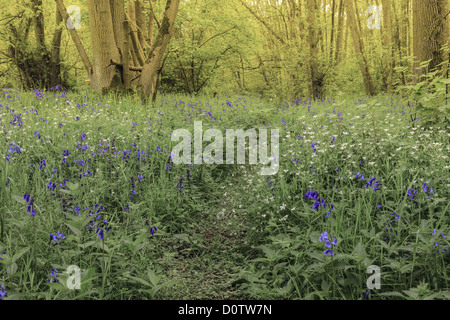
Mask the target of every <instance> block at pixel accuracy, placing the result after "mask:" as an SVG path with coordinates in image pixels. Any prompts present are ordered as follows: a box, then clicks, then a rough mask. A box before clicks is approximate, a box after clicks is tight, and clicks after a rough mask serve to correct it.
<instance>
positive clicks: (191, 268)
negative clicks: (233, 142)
mask: <svg viewBox="0 0 450 320" xmlns="http://www.w3.org/2000/svg"><path fill="white" fill-rule="evenodd" d="M424 103H425V102H424ZM409 108H410V105H408V102H407V101H405V100H403V99H402V98H400V97H395V96H394V97H387V96H386V97H363V98H360V99H346V100H343V99H340V100H334V99H331V98H330V99H322V100H317V101H310V100H308V99H307V100H302V99H299V100H297V101H293V102H284V103H271V102H267V101H264V100H259V99H252V98H250V97H240V98H232V97H227V96H224V97H216V98H210V97H197V98H195V97H194V98H193V97H186V96H178V95H163V96H161V97H160V98H159V100H158V101H157V104H156V106H155V108H148V107H147V106H144V105H142V104H141V103H140V102H138V101H137V100H135V99H134V97H133V96H129V97H124V98H121V99H119V98H115V97H109V98H108V97H106V98H105V97H103V98H100V97H98V96H96V95H95V94H93V93H90V92H85V93H71V92H64V91H61V90H60V88H53V90H50V91H41V90H35V91H23V92H18V91H4V92H3V93H2V94H1V96H0V141H1V142H0V200H1V201H0V227H1V230H0V268H1V269H2V272H1V273H0V284H1V286H0V299H67V298H70V299H73V298H75V299H141V298H150V299H172V298H174V299H179V298H182V299H184V298H205V297H213V298H257V299H280V298H281V299H362V298H370V299H374V298H376V299H382V298H402V299H419V298H436V299H442V298H449V297H450V291H449V290H448V288H449V283H448V272H449V271H450V269H449V261H450V256H449V255H450V253H449V251H448V248H449V243H448V236H449V235H450V233H449V222H450V221H449V220H450V218H449V215H450V203H449V200H448V199H449V198H448V195H449V192H448V190H449V181H448V177H449V176H448V169H449V166H448V151H449V143H448V142H449V128H448V126H446V123H445V122H434V124H433V125H429V123H426V126H425V125H422V122H421V119H416V120H415V121H414V122H413V123H412V122H411V119H410V118H409V115H410V110H409ZM194 121H202V122H203V127H204V128H208V129H209V128H214V129H219V130H222V132H224V131H225V130H226V129H227V128H228V129H241V128H242V129H249V128H269V129H270V128H274V129H275V128H276V129H280V159H278V160H279V169H280V170H279V171H278V173H277V174H276V175H272V176H266V177H265V176H261V175H259V174H258V172H259V168H258V165H237V164H234V165H229V164H223V165H206V164H201V165H196V164H192V163H191V164H188V165H175V164H174V163H173V161H172V159H171V157H172V155H171V150H172V148H173V147H174V143H173V142H172V141H171V134H172V132H173V131H174V130H176V129H179V128H186V129H188V130H192V129H193V124H194ZM206 145H208V143H206V144H205V146H206ZM247 159H248V158H247ZM73 265H75V266H78V267H79V268H80V270H81V288H80V289H79V290H72V289H71V288H70V286H68V284H67V283H68V282H67V279H68V276H69V275H68V274H67V273H66V270H67V269H68V268H69V266H73ZM371 265H376V266H378V267H379V268H380V270H381V272H382V275H381V289H378V290H375V289H372V290H369V289H368V288H367V283H366V280H367V278H368V274H367V269H368V267H369V266H371ZM202 279H208V281H203V280H202ZM219 287H220V288H222V289H223V292H224V293H223V295H222V293H219V292H218V291H217V288H219ZM186 288H190V289H186ZM195 288H200V289H198V290H197V291H196V289H195Z"/></svg>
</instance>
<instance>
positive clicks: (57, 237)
mask: <svg viewBox="0 0 450 320" xmlns="http://www.w3.org/2000/svg"><path fill="white" fill-rule="evenodd" d="M65 238H66V237H65V236H64V235H63V234H62V232H59V231H57V232H56V235H55V234H53V233H50V240H53V245H54V246H56V245H58V244H60V243H61V240H62V239H65Z"/></svg>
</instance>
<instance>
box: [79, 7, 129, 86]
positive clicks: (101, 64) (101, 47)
mask: <svg viewBox="0 0 450 320" xmlns="http://www.w3.org/2000/svg"><path fill="white" fill-rule="evenodd" d="M87 4H88V10H89V24H90V31H91V32H90V33H91V40H92V54H93V70H92V75H91V85H92V86H93V87H94V89H95V90H96V91H97V92H99V93H106V92H107V91H109V90H111V89H113V90H114V89H121V88H123V84H122V79H121V78H122V77H121V73H120V70H119V67H118V66H116V65H112V64H111V60H114V61H120V60H121V57H120V54H119V49H118V45H117V43H116V40H115V37H114V32H113V31H114V27H113V25H114V24H116V23H115V22H113V20H112V17H113V15H112V13H111V6H110V2H109V0H88V1H87ZM114 18H115V19H120V20H121V18H120V17H118V16H115V17H114ZM118 33H120V32H119V31H118Z"/></svg>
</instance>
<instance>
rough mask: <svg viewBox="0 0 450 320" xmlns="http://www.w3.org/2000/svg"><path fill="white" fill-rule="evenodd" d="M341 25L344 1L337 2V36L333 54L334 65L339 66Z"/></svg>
mask: <svg viewBox="0 0 450 320" xmlns="http://www.w3.org/2000/svg"><path fill="white" fill-rule="evenodd" d="M343 25H344V0H340V1H339V16H338V29H337V36H336V54H335V61H336V64H339V62H340V61H341V59H340V52H341V48H342V38H343Z"/></svg>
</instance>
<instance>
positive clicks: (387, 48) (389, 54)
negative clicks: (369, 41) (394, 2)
mask: <svg viewBox="0 0 450 320" xmlns="http://www.w3.org/2000/svg"><path fill="white" fill-rule="evenodd" d="M382 3H383V42H384V56H385V59H384V60H386V62H387V72H386V73H385V75H384V77H383V78H384V83H385V88H386V90H387V91H388V92H390V91H391V85H392V72H393V60H394V57H393V46H392V7H391V0H382Z"/></svg>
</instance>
